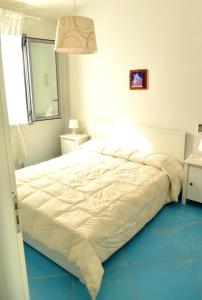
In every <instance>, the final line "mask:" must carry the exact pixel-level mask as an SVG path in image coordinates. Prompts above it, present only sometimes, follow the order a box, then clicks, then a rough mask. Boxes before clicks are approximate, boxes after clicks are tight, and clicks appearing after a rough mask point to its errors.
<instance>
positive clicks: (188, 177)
mask: <svg viewBox="0 0 202 300" xmlns="http://www.w3.org/2000/svg"><path fill="white" fill-rule="evenodd" d="M186 199H189V200H193V201H197V202H201V203H202V156H199V155H193V154H191V155H190V156H189V157H188V158H187V159H186V160H185V161H184V182H183V192H182V203H183V204H186Z"/></svg>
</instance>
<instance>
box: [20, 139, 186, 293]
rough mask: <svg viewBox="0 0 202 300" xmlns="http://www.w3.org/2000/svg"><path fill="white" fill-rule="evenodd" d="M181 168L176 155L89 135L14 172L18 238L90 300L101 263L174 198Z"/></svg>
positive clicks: (96, 285)
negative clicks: (140, 149)
mask: <svg viewBox="0 0 202 300" xmlns="http://www.w3.org/2000/svg"><path fill="white" fill-rule="evenodd" d="M182 171H183V169H182V165H181V164H180V163H179V162H178V161H177V160H176V159H174V158H170V157H167V156H165V155H162V154H147V153H142V152H138V151H135V150H131V149H123V148H119V147H114V146H112V145H109V144H107V145H106V144H103V143H102V142H100V141H93V140H92V141H89V142H87V143H85V144H83V145H82V146H80V148H79V149H78V150H77V151H74V152H72V153H69V154H66V155H63V156H61V157H58V158H55V159H52V160H49V161H47V162H44V163H40V164H37V165H34V166H30V167H26V168H24V169H21V170H18V171H16V182H17V191H18V198H19V202H20V210H21V220H22V228H23V237H24V240H25V241H27V242H28V243H29V244H31V245H32V246H34V247H35V248H37V249H38V250H39V251H41V252H43V253H44V254H46V255H48V256H49V257H50V258H52V259H53V260H54V261H56V262H58V263H59V264H60V265H62V266H63V267H64V268H65V269H67V270H68V271H70V272H71V273H72V274H74V275H75V276H77V277H78V278H79V279H80V281H81V282H82V283H84V284H85V285H86V287H87V289H88V291H89V293H90V295H91V297H92V299H96V295H97V294H98V292H99V288H100V285H101V281H102V276H103V272H104V270H103V267H102V262H104V261H105V260H106V259H107V258H108V257H110V256H111V255H112V254H113V253H114V252H115V251H117V250H118V249H119V248H120V247H122V246H123V245H124V244H125V243H126V242H127V241H128V240H130V239H131V238H132V237H133V236H134V235H135V234H136V233H137V232H138V231H139V230H140V229H141V228H142V227H143V226H144V225H145V224H146V223H147V222H148V221H149V220H150V219H151V218H153V217H154V216H155V214H156V213H157V212H158V211H159V210H160V209H161V208H162V207H163V206H164V205H165V203H167V202H169V201H171V200H174V201H177V200H178V195H179V192H180V189H181V186H182Z"/></svg>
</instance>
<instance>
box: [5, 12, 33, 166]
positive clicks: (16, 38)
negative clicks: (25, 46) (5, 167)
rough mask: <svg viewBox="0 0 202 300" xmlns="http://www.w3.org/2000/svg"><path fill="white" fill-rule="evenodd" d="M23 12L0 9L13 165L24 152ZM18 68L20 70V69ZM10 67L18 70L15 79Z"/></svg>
mask: <svg viewBox="0 0 202 300" xmlns="http://www.w3.org/2000/svg"><path fill="white" fill-rule="evenodd" d="M23 22H24V15H23V14H22V13H19V12H15V11H11V10H5V9H2V8H0V34H1V53H2V61H3V71H4V72H3V73H4V74H3V75H4V82H5V92H6V98H7V99H6V100H7V109H8V117H9V123H10V125H11V126H10V129H11V143H12V152H13V158H14V164H15V168H16V169H19V168H21V167H23V166H24V163H25V160H26V157H27V151H26V142H25V130H26V126H27V125H25V123H27V115H26V98H25V87H24V78H19V77H20V76H23V60H22V52H21V36H22V29H23ZM20 68H21V69H20ZM14 70H19V74H22V75H18V76H17V78H16V77H15V76H14Z"/></svg>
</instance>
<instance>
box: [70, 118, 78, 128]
mask: <svg viewBox="0 0 202 300" xmlns="http://www.w3.org/2000/svg"><path fill="white" fill-rule="evenodd" d="M78 127H79V124H78V121H77V120H76V119H71V120H69V128H72V129H76V128H78Z"/></svg>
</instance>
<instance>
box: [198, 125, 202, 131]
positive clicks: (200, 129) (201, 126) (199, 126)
mask: <svg viewBox="0 0 202 300" xmlns="http://www.w3.org/2000/svg"><path fill="white" fill-rule="evenodd" d="M198 132H199V133H200V132H202V124H198Z"/></svg>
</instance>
